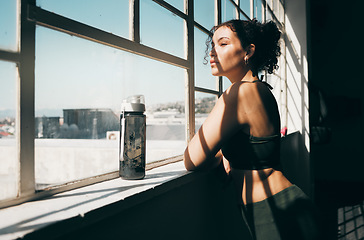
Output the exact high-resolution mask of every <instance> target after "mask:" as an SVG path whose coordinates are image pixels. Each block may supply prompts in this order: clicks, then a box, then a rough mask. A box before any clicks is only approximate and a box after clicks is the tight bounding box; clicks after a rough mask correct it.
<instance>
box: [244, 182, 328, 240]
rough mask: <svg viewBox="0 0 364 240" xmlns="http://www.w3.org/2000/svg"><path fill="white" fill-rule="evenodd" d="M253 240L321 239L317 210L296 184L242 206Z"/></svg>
mask: <svg viewBox="0 0 364 240" xmlns="http://www.w3.org/2000/svg"><path fill="white" fill-rule="evenodd" d="M242 211H243V216H244V217H245V220H246V221H247V224H248V226H249V228H250V231H251V234H252V236H253V239H256V240H266V239H267V240H268V239H269V240H276V239H277V240H278V239H289V240H293V239H294V240H301V239H302V240H303V239H305V240H306V239H310V240H313V239H324V238H322V237H323V236H322V235H321V233H320V232H321V231H320V229H321V228H320V227H319V226H320V220H319V216H318V212H317V209H316V208H315V206H314V204H313V202H312V201H311V200H310V199H309V198H308V197H307V195H306V194H305V193H304V192H303V191H302V190H301V189H300V188H299V187H297V186H296V185H293V186H291V187H288V188H286V189H284V190H283V191H281V192H279V193H277V194H275V195H273V196H271V197H269V198H267V199H265V200H263V201H260V202H256V203H251V204H247V205H243V207H242Z"/></svg>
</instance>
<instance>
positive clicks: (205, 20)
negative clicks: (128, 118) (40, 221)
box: [0, 0, 279, 207]
mask: <svg viewBox="0 0 364 240" xmlns="http://www.w3.org/2000/svg"><path fill="white" fill-rule="evenodd" d="M34 2H36V4H35V5H34ZM219 2H220V3H221V5H220V6H218V5H217V3H219ZM21 3H22V6H20V4H19V3H18V1H13V0H4V1H1V3H0V21H1V22H3V23H6V24H2V25H0V84H1V86H2V89H7V91H6V92H5V93H4V94H2V95H1V96H0V100H1V101H0V134H1V138H0V154H1V155H0V157H1V158H0V161H1V164H2V166H5V167H2V168H1V169H0V187H1V188H2V189H6V190H5V191H3V192H2V193H1V194H2V195H0V207H3V206H8V205H11V204H13V203H19V202H22V201H26V200H27V199H32V197H33V196H35V195H37V193H38V192H42V194H43V195H44V193H47V192H49V194H52V193H56V192H57V191H62V189H71V188H72V187H73V186H75V187H78V186H82V185H86V184H89V183H93V182H97V181H103V180H106V179H110V178H115V177H117V176H118V174H117V171H118V165H119V159H118V151H119V145H118V134H119V124H120V123H119V117H120V106H121V102H122V100H123V99H125V98H127V97H128V96H130V95H134V94H143V95H144V96H145V99H146V116H147V157H146V160H147V163H151V162H154V161H158V160H163V159H167V158H171V157H176V156H181V155H182V153H183V151H184V148H185V146H186V141H187V140H188V139H189V138H190V137H192V134H193V132H194V131H196V129H198V128H199V127H200V126H201V124H202V122H203V120H204V119H205V118H206V116H207V114H208V113H209V112H210V111H211V109H212V107H213V105H214V103H215V102H216V100H217V97H218V96H219V95H220V94H221V93H222V91H224V90H225V89H226V88H227V87H228V86H229V85H230V82H229V81H228V80H227V79H226V78H221V77H218V78H216V77H213V76H212V75H211V71H210V67H209V64H206V65H205V64H204V57H205V55H206V52H205V50H206V45H205V42H206V40H207V37H208V31H209V29H211V27H213V26H214V25H215V24H216V23H220V22H222V21H226V20H230V19H237V18H241V19H247V18H248V17H249V16H250V9H251V8H252V6H251V5H250V3H251V1H250V0H240V1H238V0H236V1H232V0H222V1H210V0H209V1H208V0H201V1H200V0H195V1H184V0H165V1H163V0H135V1H118V0H105V1H103V2H102V3H101V2H100V1H96V0H91V1H89V0H87V1H86V0H78V1H71V0H65V1H46V0H36V1H33V0H22V2H21ZM253 3H254V6H253V9H254V10H253V12H254V14H255V15H257V16H258V17H259V16H260V15H259V14H262V13H266V9H262V4H261V1H260V0H255V1H253ZM257 3H260V4H257ZM133 4H134V5H133ZM20 7H21V9H20ZM188 8H194V14H193V16H192V15H189V13H190V12H191V11H188ZM278 9H279V8H278ZM19 12H20V13H21V14H19ZM272 14H273V12H272ZM19 16H22V19H21V20H20V18H19ZM18 18H19V19H18ZM261 18H262V17H261ZM20 31H21V33H22V35H24V36H23V38H22V39H25V40H23V42H20V41H19V36H20V34H19V33H20ZM33 40H34V41H33ZM20 45H21V51H20V50H19V49H20V48H19V46H20ZM19 66H20V67H19ZM18 67H19V69H18ZM18 72H19V73H18ZM33 84H34V85H33ZM33 109H34V111H33ZM18 116H20V119H22V121H20V120H19V119H17V117H18ZM19 122H21V123H19ZM27 123H31V124H30V125H29V126H28V125H24V124H27ZM17 129H19V131H18V132H17V131H16V130H17ZM187 129H189V131H188V132H187ZM192 130H193V131H192ZM17 142H19V143H20V145H18V144H17ZM18 153H20V154H18ZM33 153H34V154H33ZM4 159H6V160H7V161H6V163H5V160H4ZM100 176H103V177H101V178H100ZM76 183H77V184H76ZM63 187H64V188H63ZM48 189H52V191H47V190H48ZM43 195H42V196H43ZM45 195H46V194H45ZM9 199H13V201H8V200H9ZM14 199H15V200H14Z"/></svg>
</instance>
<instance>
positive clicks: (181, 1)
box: [164, 0, 185, 12]
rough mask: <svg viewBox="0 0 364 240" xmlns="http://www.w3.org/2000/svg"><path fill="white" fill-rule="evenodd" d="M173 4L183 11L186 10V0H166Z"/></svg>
mask: <svg viewBox="0 0 364 240" xmlns="http://www.w3.org/2000/svg"><path fill="white" fill-rule="evenodd" d="M164 1H166V2H167V3H169V4H171V5H172V6H173V7H175V8H177V9H178V10H180V11H181V12H185V7H184V0H164Z"/></svg>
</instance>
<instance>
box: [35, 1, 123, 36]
mask: <svg viewBox="0 0 364 240" xmlns="http://www.w3.org/2000/svg"><path fill="white" fill-rule="evenodd" d="M36 2H37V6H39V7H41V8H42V9H45V10H48V11H51V12H55V13H57V14H59V15H62V16H65V17H67V18H71V19H74V20H76V21H79V22H81V23H84V24H87V25H90V26H92V27H95V28H99V29H102V30H104V31H106V32H110V33H112V34H115V35H118V36H121V37H125V38H128V37H129V1H118V0H104V1H97V0H77V1H74V0H62V1H49V0H37V1H36Z"/></svg>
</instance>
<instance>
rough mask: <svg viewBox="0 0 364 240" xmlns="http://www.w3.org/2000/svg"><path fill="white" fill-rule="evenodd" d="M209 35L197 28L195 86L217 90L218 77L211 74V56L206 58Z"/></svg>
mask: <svg viewBox="0 0 364 240" xmlns="http://www.w3.org/2000/svg"><path fill="white" fill-rule="evenodd" d="M207 37H208V36H207V34H205V33H204V32H202V31H200V30H199V29H198V28H195V86H197V87H203V88H208V89H212V90H217V82H216V78H215V77H214V76H212V74H211V68H210V56H209V55H207V57H206V60H205V59H204V58H205V56H206V40H207ZM206 61H207V63H206V64H205V62H206Z"/></svg>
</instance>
